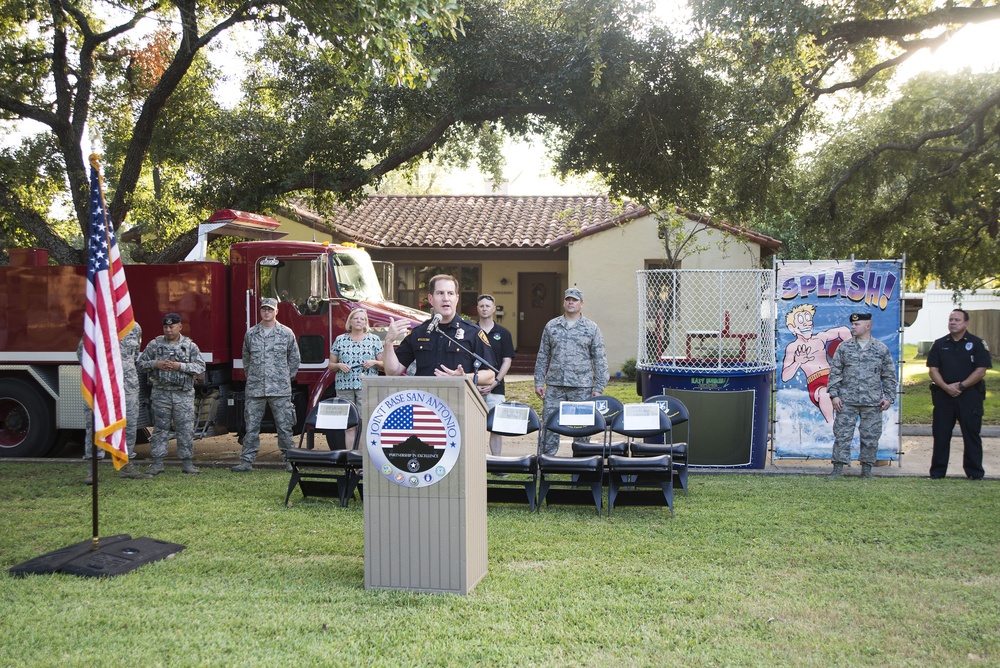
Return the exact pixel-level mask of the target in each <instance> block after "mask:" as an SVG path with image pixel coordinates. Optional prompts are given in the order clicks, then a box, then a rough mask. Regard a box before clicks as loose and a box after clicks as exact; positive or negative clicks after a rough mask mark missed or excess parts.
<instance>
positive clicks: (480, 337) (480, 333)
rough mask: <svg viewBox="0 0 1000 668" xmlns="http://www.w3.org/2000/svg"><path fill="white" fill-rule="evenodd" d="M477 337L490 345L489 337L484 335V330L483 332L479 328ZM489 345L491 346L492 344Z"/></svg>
mask: <svg viewBox="0 0 1000 668" xmlns="http://www.w3.org/2000/svg"><path fill="white" fill-rule="evenodd" d="M479 339H480V340H481V341H482V342H483V343H485V344H486V345H488V346H489V345H490V339H489V337H488V336H486V332H484V331H483V330H479ZM490 347H491V348H492V347H493V346H490Z"/></svg>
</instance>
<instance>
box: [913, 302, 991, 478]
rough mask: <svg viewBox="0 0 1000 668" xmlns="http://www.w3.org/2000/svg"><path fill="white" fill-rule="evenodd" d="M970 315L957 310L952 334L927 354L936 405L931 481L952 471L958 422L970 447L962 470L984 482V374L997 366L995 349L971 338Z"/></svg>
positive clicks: (950, 321) (952, 318)
mask: <svg viewBox="0 0 1000 668" xmlns="http://www.w3.org/2000/svg"><path fill="white" fill-rule="evenodd" d="M968 327H969V314H968V312H966V311H964V310H963V309H960V308H958V309H955V310H954V311H952V312H951V314H950V315H949V316H948V332H949V334H948V335H947V336H942V337H941V338H940V339H938V340H937V341H935V342H934V345H933V346H932V347H931V351H930V353H928V354H927V367H928V369H927V370H928V372H929V373H930V376H931V399H932V400H933V402H934V425H933V427H932V431H933V433H934V452H933V454H932V455H931V475H930V477H931V478H943V477H944V476H945V474H946V473H947V472H948V455H949V451H950V450H951V432H952V430H953V429H954V428H955V421H956V420H957V421H958V424H959V426H960V427H961V429H962V440H963V441H964V443H965V454H964V456H963V457H962V468H964V469H965V475H967V476H968V477H969V478H971V479H972V480H982V478H983V475H984V471H983V439H982V437H980V435H979V431H980V429H981V428H982V426H983V399H984V398H985V397H986V382H985V381H983V376H985V375H986V370H987V369H989V368H991V367H992V366H993V362H992V360H991V359H990V349H989V347H988V346H987V345H986V343H985V342H984V341H983V340H982V339H981V338H979V337H978V336H974V335H972V334H969V332H968Z"/></svg>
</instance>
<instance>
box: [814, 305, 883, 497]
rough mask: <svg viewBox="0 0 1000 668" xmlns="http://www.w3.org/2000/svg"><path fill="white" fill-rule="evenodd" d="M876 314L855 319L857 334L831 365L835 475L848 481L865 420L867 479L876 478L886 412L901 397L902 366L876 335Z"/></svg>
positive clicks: (863, 454) (864, 472)
mask: <svg viewBox="0 0 1000 668" xmlns="http://www.w3.org/2000/svg"><path fill="white" fill-rule="evenodd" d="M871 330H872V316H871V314H870V313H853V314H851V334H852V335H853V337H854V338H852V339H851V340H850V341H844V342H843V343H841V344H840V346H839V347H838V348H837V352H835V353H834V354H833V359H832V360H831V361H830V382H829V384H828V386H827V387H828V389H829V391H830V397H831V399H832V401H833V408H834V410H835V411H837V417H836V418H835V419H834V421H833V436H834V443H833V472H832V473H831V474H830V475H829V476H828V477H830V478H837V477H840V476H841V475H842V472H843V468H844V466H845V465H848V466H849V465H850V461H851V440H852V439H853V438H854V427H855V425H857V424H858V422H859V420H860V427H859V428H858V435H859V437H860V439H861V454H860V455H859V456H858V461H860V462H861V476H862V477H863V478H871V477H873V476H872V464H874V463H875V454H876V452H877V451H878V439H879V437H880V436H881V435H882V411H884V410H886V409H888V408H889V406H891V405H892V402H893V399H894V398H895V395H896V363H895V362H894V361H893V359H892V355H891V354H890V353H889V348H888V346H886V345H885V344H884V343H882V342H881V341H879V340H878V339H873V338H872V335H871Z"/></svg>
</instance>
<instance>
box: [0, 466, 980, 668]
mask: <svg viewBox="0 0 1000 668" xmlns="http://www.w3.org/2000/svg"><path fill="white" fill-rule="evenodd" d="M0 471H2V473H0V493H2V495H3V498H4V499H5V506H6V510H5V513H4V515H5V520H4V521H3V523H2V524H0V555H2V566H3V569H4V574H3V575H0V610H2V612H0V633H2V637H3V642H2V643H0V665H3V666H57V665H58V666H93V665H99V666H157V665H160V666H282V667H286V666H353V665H362V664H364V665H373V666H393V667H396V666H428V665H431V666H469V665H484V666H502V665H512V666H514V665H516V666H602V667H603V666H672V665H691V666H787V665H793V666H800V665H801V666H887V665H892V666H955V665H984V666H985V665H998V664H1000V631H998V629H1000V559H998V554H1000V532H998V531H997V528H996V527H997V524H996V518H997V516H998V514H1000V494H998V493H997V492H998V488H997V484H996V483H995V482H989V481H987V482H983V483H971V482H968V481H965V480H958V479H955V480H943V481H935V482H931V481H928V480H920V479H888V478H881V479H875V480H871V481H868V480H859V479H857V478H854V479H845V480H840V481H827V480H823V479H820V478H816V477H810V476H764V475H697V476H693V477H692V480H691V492H690V495H689V496H686V497H685V496H683V495H679V496H678V498H677V499H676V510H677V515H676V517H675V518H673V519H671V518H670V516H669V513H668V512H666V511H665V510H662V509H658V508H622V509H620V510H617V511H616V512H615V515H614V516H613V517H612V518H611V519H610V520H609V519H607V518H601V519H598V518H596V517H595V516H594V514H593V510H592V508H587V507H582V506H581V507H569V506H555V507H552V508H544V509H543V510H542V511H541V513H539V514H531V513H528V512H527V511H526V509H524V508H522V507H517V506H509V507H508V506H499V505H496V506H490V508H489V512H488V524H489V541H490V564H489V574H488V576H487V577H486V578H485V579H484V580H483V581H482V582H481V583H480V584H479V586H478V587H477V588H476V589H475V590H474V591H473V592H472V593H471V594H470V595H468V596H465V597H462V596H454V595H433V594H416V593H412V592H394V591H367V590H365V589H364V578H363V576H364V564H363V542H364V536H363V515H362V507H361V504H359V503H358V502H357V501H355V502H353V503H352V504H351V506H350V507H349V508H348V509H346V510H343V509H340V508H339V507H337V506H336V504H335V503H331V502H329V501H327V500H302V497H301V495H300V494H299V492H298V491H296V492H295V493H294V494H293V497H292V498H293V500H294V501H295V504H294V505H293V507H291V508H285V507H283V506H282V505H281V501H282V500H283V498H284V491H285V486H286V484H287V480H288V474H286V473H284V472H281V471H272V470H259V471H256V472H254V473H252V474H247V475H239V476H237V475H233V474H231V473H230V472H229V471H227V470H225V469H210V470H206V471H205V472H204V473H202V475H200V476H182V475H180V474H179V473H178V472H177V469H176V468H174V469H168V472H167V473H166V474H164V475H162V476H159V477H158V478H156V479H155V480H150V481H143V482H139V481H124V480H119V479H117V478H113V477H111V476H109V475H105V476H104V477H103V478H102V486H101V503H102V509H103V512H102V524H101V526H102V531H101V533H102V534H105V535H112V534H117V533H131V534H132V535H134V536H149V537H152V538H158V539H161V540H167V541H172V542H177V543H183V544H185V545H187V549H186V550H185V551H183V552H181V553H179V554H178V555H177V556H176V557H175V558H173V559H170V560H166V561H160V562H156V563H153V564H149V565H146V566H143V567H142V568H140V569H138V570H137V571H135V572H133V573H131V574H129V575H126V576H121V577H117V578H110V579H107V580H96V579H84V578H77V577H73V576H64V575H55V576H33V577H27V578H13V577H10V576H9V575H7V574H6V569H7V568H9V567H10V566H12V565H14V564H16V563H19V562H21V561H24V560H26V559H29V558H31V557H34V556H37V555H39V554H42V553H44V552H48V551H50V550H53V549H56V548H60V547H63V546H65V545H68V544H70V543H74V542H77V541H79V540H83V539H86V538H88V537H89V535H90V519H89V518H90V489H89V488H88V487H85V486H83V485H82V484H80V482H79V481H80V477H81V472H82V468H81V467H80V466H79V465H70V464H51V465H49V464H46V465H37V464H12V463H2V464H0Z"/></svg>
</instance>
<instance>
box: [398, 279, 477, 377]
mask: <svg viewBox="0 0 1000 668" xmlns="http://www.w3.org/2000/svg"><path fill="white" fill-rule="evenodd" d="M428 290H429V293H428V295H427V300H428V301H429V302H430V304H431V308H432V309H433V310H434V317H433V318H432V319H431V320H428V321H426V322H424V323H421V324H420V325H417V326H416V327H414V328H413V331H412V332H411V331H409V326H408V324H407V322H406V321H404V320H392V321H390V323H389V328H388V330H387V332H386V336H385V350H384V353H383V356H382V361H383V365H384V368H385V375H387V376H401V375H403V374H404V373H406V368H407V367H408V366H409V365H410V364H411V363H412V362H416V367H417V368H416V375H418V376H463V375H465V376H470V377H475V379H476V382H477V383H478V384H479V385H480V386H482V385H489V384H490V383H492V382H493V378H494V377H495V374H494V372H493V371H492V370H491V369H489V368H487V367H486V366H482V367H481V368H480V369H479V370H478V373H476V359H475V357H473V356H472V354H471V353H476V354H477V355H479V356H480V357H482V358H483V359H485V360H486V361H487V362H488V363H489V364H490V365H492V366H496V361H495V359H496V358H495V357H494V355H493V350H492V348H491V347H490V342H489V339H488V338H487V337H486V334H485V333H484V332H483V330H482V329H480V328H479V326H478V325H474V324H472V323H471V322H467V321H466V320H463V319H462V317H461V316H459V315H458V304H459V299H460V295H459V294H458V281H457V280H456V279H455V277H454V276H448V275H444V274H440V275H438V276H435V277H434V278H432V279H431V280H430V284H429V285H428ZM438 316H440V318H439V317H438ZM438 330H440V331H438ZM442 332H443V333H444V334H447V335H448V336H450V337H451V338H452V339H454V341H450V340H449V339H448V338H447V337H446V336H444V335H443V334H442ZM399 336H403V337H404V338H403V340H402V342H400V344H399V346H398V347H396V348H394V347H393V345H392V342H393V341H395V340H396V339H397V338H398V337H399Z"/></svg>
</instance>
